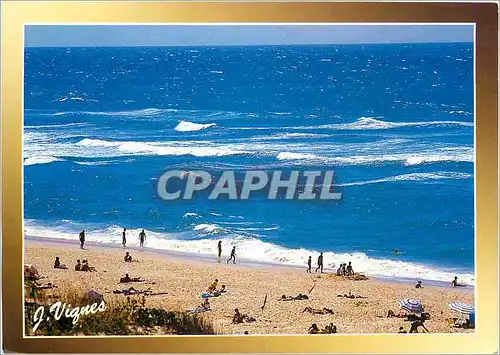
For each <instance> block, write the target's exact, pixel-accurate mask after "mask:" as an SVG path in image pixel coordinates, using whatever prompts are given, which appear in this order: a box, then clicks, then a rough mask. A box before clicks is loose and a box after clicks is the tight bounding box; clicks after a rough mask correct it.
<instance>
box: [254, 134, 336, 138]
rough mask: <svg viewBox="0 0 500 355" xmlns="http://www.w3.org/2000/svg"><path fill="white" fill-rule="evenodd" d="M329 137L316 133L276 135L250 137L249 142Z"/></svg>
mask: <svg viewBox="0 0 500 355" xmlns="http://www.w3.org/2000/svg"><path fill="white" fill-rule="evenodd" d="M326 137H329V135H328V134H317V133H278V134H275V135H271V136H259V137H252V138H250V139H251V140H280V139H290V138H292V139H293V138H326Z"/></svg>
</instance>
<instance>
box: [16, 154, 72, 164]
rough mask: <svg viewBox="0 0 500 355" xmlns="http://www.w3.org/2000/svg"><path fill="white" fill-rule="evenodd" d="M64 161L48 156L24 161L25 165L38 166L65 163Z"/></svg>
mask: <svg viewBox="0 0 500 355" xmlns="http://www.w3.org/2000/svg"><path fill="white" fill-rule="evenodd" d="M63 160H64V159H60V158H57V157H53V156H51V155H46V156H43V155H42V156H38V157H29V158H26V159H24V162H23V165H26V166H28V165H36V164H48V163H53V162H56V161H63Z"/></svg>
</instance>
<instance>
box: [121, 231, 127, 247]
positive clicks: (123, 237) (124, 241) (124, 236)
mask: <svg viewBox="0 0 500 355" xmlns="http://www.w3.org/2000/svg"><path fill="white" fill-rule="evenodd" d="M126 231H127V228H123V232H122V245H123V247H125V245H126V244H127V237H126V235H125V232H126Z"/></svg>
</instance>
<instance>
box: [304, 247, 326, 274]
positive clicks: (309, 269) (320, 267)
mask: <svg viewBox="0 0 500 355" xmlns="http://www.w3.org/2000/svg"><path fill="white" fill-rule="evenodd" d="M311 268H312V257H311V256H309V259H307V272H308V273H312V271H311ZM318 270H320V272H321V273H323V253H322V252H321V253H320V254H319V256H318V267H317V268H316V270H315V271H314V272H318Z"/></svg>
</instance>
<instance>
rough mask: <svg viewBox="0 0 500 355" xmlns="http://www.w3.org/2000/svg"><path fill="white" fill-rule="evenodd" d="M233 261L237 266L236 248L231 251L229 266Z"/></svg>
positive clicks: (228, 260)
mask: <svg viewBox="0 0 500 355" xmlns="http://www.w3.org/2000/svg"><path fill="white" fill-rule="evenodd" d="M231 260H233V264H236V247H233V250H231V256H230V257H229V259H227V264H229V262H230V261H231Z"/></svg>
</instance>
